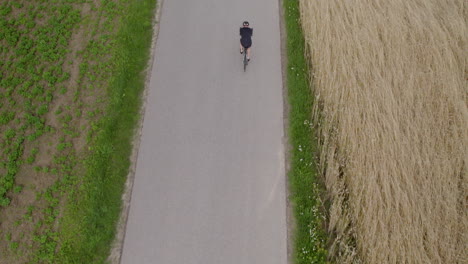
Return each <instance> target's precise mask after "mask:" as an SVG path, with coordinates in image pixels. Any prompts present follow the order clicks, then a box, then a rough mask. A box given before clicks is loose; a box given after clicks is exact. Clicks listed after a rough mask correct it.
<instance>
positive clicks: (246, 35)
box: [239, 21, 253, 61]
mask: <svg viewBox="0 0 468 264" xmlns="http://www.w3.org/2000/svg"><path fill="white" fill-rule="evenodd" d="M239 34H240V35H241V39H240V53H241V54H242V53H243V52H244V50H245V49H247V60H249V61H250V47H251V46H252V35H253V28H250V27H249V22H248V21H244V23H243V24H242V27H241V28H240V31H239Z"/></svg>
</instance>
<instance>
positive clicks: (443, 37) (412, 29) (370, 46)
mask: <svg viewBox="0 0 468 264" xmlns="http://www.w3.org/2000/svg"><path fill="white" fill-rule="evenodd" d="M300 6H301V20H302V23H303V29H304V34H305V37H306V41H307V44H308V46H309V55H310V59H311V65H312V67H313V69H312V76H314V78H313V80H312V83H313V88H314V93H315V96H316V98H317V99H318V103H317V104H316V107H315V109H314V116H315V120H316V121H317V122H320V128H319V134H320V136H319V138H320V141H321V142H320V143H321V146H322V149H321V153H320V154H321V168H322V172H323V174H324V176H325V182H326V186H327V190H328V193H329V194H330V199H331V201H332V205H331V208H330V219H329V220H330V222H329V231H330V232H331V233H332V234H333V239H332V240H333V241H332V242H333V244H332V246H331V250H330V254H331V255H332V256H333V258H334V259H335V260H336V261H337V262H338V263H379V264H380V263H467V262H468V256H467V254H468V248H467V245H468V234H467V228H468V213H467V212H468V210H467V209H468V208H467V205H468V204H467V199H468V197H467V190H468V183H467V164H468V163H467V161H468V151H467V150H468V134H467V131H468V110H467V101H468V100H467V77H468V76H467V75H468V74H467V68H466V66H467V53H466V52H467V51H468V48H467V34H468V30H467V22H466V18H467V17H468V16H467V14H468V7H467V4H466V2H465V0H391V1H388V0H359V1H358V0H347V1H334V0H314V1H312V0H301V1H300Z"/></svg>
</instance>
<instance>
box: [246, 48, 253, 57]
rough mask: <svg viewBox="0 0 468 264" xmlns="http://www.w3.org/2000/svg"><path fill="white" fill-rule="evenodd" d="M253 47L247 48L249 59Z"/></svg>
mask: <svg viewBox="0 0 468 264" xmlns="http://www.w3.org/2000/svg"><path fill="white" fill-rule="evenodd" d="M251 49H252V48H251V47H248V48H247V59H249V60H250V50H251Z"/></svg>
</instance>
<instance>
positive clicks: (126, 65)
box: [55, 0, 156, 263]
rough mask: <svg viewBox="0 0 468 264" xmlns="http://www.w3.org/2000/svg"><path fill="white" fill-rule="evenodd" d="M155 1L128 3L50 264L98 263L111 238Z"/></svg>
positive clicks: (119, 201) (146, 53) (131, 136)
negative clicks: (99, 111)
mask: <svg viewBox="0 0 468 264" xmlns="http://www.w3.org/2000/svg"><path fill="white" fill-rule="evenodd" d="M155 6H156V0H142V1H132V2H131V3H129V6H128V8H127V9H126V10H125V11H126V14H125V16H124V17H123V21H122V27H121V28H120V29H119V32H118V33H117V40H116V45H115V46H114V49H113V50H112V53H113V55H114V57H113V61H112V65H113V66H114V70H113V73H112V76H113V78H112V80H111V82H110V87H109V90H108V94H109V106H108V109H106V111H105V112H106V115H105V116H104V117H103V118H102V119H101V120H100V121H99V122H97V123H96V124H95V130H96V131H97V134H96V137H95V138H94V139H93V141H92V142H91V144H90V145H91V146H90V153H89V156H88V157H87V158H86V159H85V161H84V172H85V176H84V178H83V180H82V183H81V184H80V187H79V188H78V189H77V190H76V192H74V193H73V194H72V195H71V196H70V198H69V200H68V203H67V207H66V210H65V214H64V216H63V219H62V227H61V230H60V231H61V232H59V236H60V238H59V239H58V240H59V242H60V252H59V254H58V255H57V259H56V260H55V261H56V263H104V262H105V261H106V258H107V257H108V254H109V250H110V246H111V243H112V241H113V239H114V236H115V231H116V230H115V229H116V223H117V221H118V218H119V214H120V210H121V196H122V192H123V190H124V183H125V180H126V177H127V174H128V169H129V166H130V160H129V157H130V154H131V150H132V138H133V134H134V131H135V126H136V124H137V121H138V119H139V118H140V116H139V109H140V105H141V97H140V96H141V93H142V91H143V89H144V81H145V76H144V74H143V72H144V69H145V67H146V66H147V61H148V58H149V49H150V45H151V37H152V19H153V16H154V12H153V11H154V8H155Z"/></svg>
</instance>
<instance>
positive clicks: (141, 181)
mask: <svg viewBox="0 0 468 264" xmlns="http://www.w3.org/2000/svg"><path fill="white" fill-rule="evenodd" d="M278 8H279V4H278V1H277V0H255V1H252V0H235V1H233V0H197V1H193V0H164V3H163V9H162V17H161V21H160V32H159V38H158V41H157V45H156V50H155V59H154V66H153V68H152V73H151V74H152V75H151V82H150V88H149V89H150V90H149V93H148V98H147V103H146V113H145V117H144V124H143V134H142V138H141V146H140V150H139V154H138V160H137V168H136V176H135V182H134V187H133V192H132V199H131V205H130V213H129V218H128V222H127V229H126V235H125V240H124V248H123V254H122V263H123V264H144V263H155V264H192V263H193V264H231V263H232V264H244V263H245V264H275V263H281V264H286V262H287V260H286V257H287V256H286V239H287V238H286V208H285V204H286V203H285V171H284V165H283V164H284V147H283V145H282V137H283V101H282V100H283V99H282V79H281V78H282V77H281V58H280V27H279V9H278ZM246 19H247V20H249V21H250V22H251V26H252V27H253V28H254V37H253V53H252V61H251V63H250V64H249V66H248V68H247V72H246V73H244V72H243V69H242V61H241V55H240V54H239V44H238V43H239V37H238V34H239V27H240V25H241V23H242V21H243V20H246Z"/></svg>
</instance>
